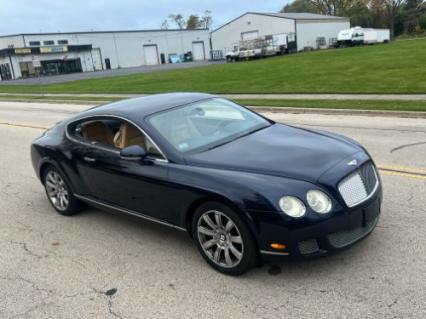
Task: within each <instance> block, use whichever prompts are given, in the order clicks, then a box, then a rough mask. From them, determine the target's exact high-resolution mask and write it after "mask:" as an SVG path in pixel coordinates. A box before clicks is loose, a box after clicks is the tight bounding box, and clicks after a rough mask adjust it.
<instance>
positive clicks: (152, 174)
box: [75, 119, 179, 224]
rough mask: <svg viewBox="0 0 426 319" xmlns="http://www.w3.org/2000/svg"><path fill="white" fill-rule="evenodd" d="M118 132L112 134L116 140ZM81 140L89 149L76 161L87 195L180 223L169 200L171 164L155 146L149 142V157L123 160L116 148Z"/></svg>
mask: <svg viewBox="0 0 426 319" xmlns="http://www.w3.org/2000/svg"><path fill="white" fill-rule="evenodd" d="M97 120H98V121H99V119H97ZM119 121H120V125H123V124H125V125H132V126H133V124H130V123H126V122H125V121H124V120H121V119H120V120H119ZM83 124H84V123H83ZM139 132H140V134H141V135H142V134H143V133H142V132H141V131H140V130H139ZM117 133H118V132H113V134H114V135H115V136H114V139H116V138H117ZM143 137H144V138H146V139H148V138H147V137H146V136H143ZM82 138H83V141H82V142H83V143H86V145H87V147H85V148H84V150H83V151H82V152H81V151H80V152H81V153H80V154H79V156H75V158H76V159H77V158H78V159H79V163H78V164H77V167H78V170H79V174H80V176H81V178H82V180H83V183H84V184H85V185H86V187H87V190H88V194H87V195H88V196H90V197H91V198H93V199H96V200H99V201H102V202H104V203H107V204H111V205H116V206H119V207H121V208H125V209H128V210H131V211H133V212H138V213H142V214H145V215H150V216H153V217H155V218H158V219H161V220H165V221H167V222H169V223H173V224H176V223H178V221H179V218H178V216H175V215H174V214H173V210H172V209H171V207H168V205H167V203H168V199H169V198H170V197H171V196H173V191H172V186H171V184H170V183H169V182H168V180H167V175H168V162H167V160H166V159H165V158H163V157H162V155H161V151H159V150H158V149H157V150H156V149H153V147H154V148H155V147H156V146H155V145H153V143H150V150H149V152H148V156H147V157H146V158H145V159H144V160H138V161H135V160H128V159H125V158H122V157H121V156H120V148H119V147H117V146H116V145H108V143H104V142H99V141H95V142H94V141H91V140H90V139H87V140H84V137H82ZM128 146H129V145H128Z"/></svg>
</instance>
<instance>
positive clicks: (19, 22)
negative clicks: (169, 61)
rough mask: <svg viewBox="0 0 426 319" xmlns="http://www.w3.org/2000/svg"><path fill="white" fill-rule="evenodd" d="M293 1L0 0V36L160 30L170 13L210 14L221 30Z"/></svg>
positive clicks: (278, 8)
mask: <svg viewBox="0 0 426 319" xmlns="http://www.w3.org/2000/svg"><path fill="white" fill-rule="evenodd" d="M289 1H290V0H210V1H209V0H150V1H144V0H0V13H1V14H0V35H4V34H12V33H38V32H57V31H62V32H65V31H88V30H117V29H118V30H120V29H159V28H160V25H161V22H162V21H163V20H164V19H166V18H167V17H168V15H169V14H170V13H182V14H183V15H184V16H188V15H189V14H191V13H195V14H199V15H201V14H202V13H203V12H204V11H205V10H210V11H211V12H212V16H213V20H214V23H213V26H214V27H218V26H220V25H222V24H223V23H226V22H228V21H229V20H230V19H233V18H235V17H237V16H238V15H240V14H242V13H244V12H247V11H259V12H277V11H279V10H280V9H281V8H282V7H283V5H284V4H285V3H287V2H289Z"/></svg>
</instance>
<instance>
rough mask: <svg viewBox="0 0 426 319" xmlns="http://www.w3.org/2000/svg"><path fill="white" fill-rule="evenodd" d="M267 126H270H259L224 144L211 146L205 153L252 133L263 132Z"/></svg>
mask: <svg viewBox="0 0 426 319" xmlns="http://www.w3.org/2000/svg"><path fill="white" fill-rule="evenodd" d="M269 126H270V125H265V126H261V127H259V128H256V129H253V130H251V131H248V132H247V133H244V134H241V135H238V136H236V137H234V138H232V139H229V140H226V141H224V142H222V143H219V144H216V145H213V146H212V147H209V148H207V149H206V150H205V151H210V150H212V149H214V148H217V147H219V146H222V145H225V144H228V143H231V142H234V141H236V140H238V139H240V138H242V137H244V136H248V135H251V134H253V133H255V132H257V131H260V130H263V129H264V128H267V127H269Z"/></svg>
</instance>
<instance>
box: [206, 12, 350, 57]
mask: <svg viewBox="0 0 426 319" xmlns="http://www.w3.org/2000/svg"><path fill="white" fill-rule="evenodd" d="M349 28H350V22H349V19H348V18H342V17H336V16H327V15H321V14H313V13H258V12H247V13H245V14H243V15H241V16H239V17H238V18H236V19H234V20H232V21H230V22H228V23H226V24H225V25H223V26H221V27H220V28H218V29H216V30H214V31H212V33H211V40H212V50H215V51H222V52H223V53H224V54H226V52H228V51H233V50H236V49H237V48H238V46H239V43H240V41H245V40H253V39H256V38H260V37H267V36H273V35H282V34H286V35H288V36H289V39H291V41H293V40H294V41H295V43H294V46H295V50H297V51H303V50H305V49H306V48H311V49H320V48H325V47H328V46H330V45H332V44H334V42H335V41H336V40H337V34H338V33H339V31H341V30H345V29H349Z"/></svg>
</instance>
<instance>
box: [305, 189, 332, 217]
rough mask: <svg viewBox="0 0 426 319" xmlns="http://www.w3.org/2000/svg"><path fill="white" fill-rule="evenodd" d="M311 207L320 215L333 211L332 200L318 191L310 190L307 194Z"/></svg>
mask: <svg viewBox="0 0 426 319" xmlns="http://www.w3.org/2000/svg"><path fill="white" fill-rule="evenodd" d="M306 199H307V201H308V204H309V206H311V208H312V209H313V210H314V211H315V212H317V213H319V214H327V213H328V212H329V211H330V210H331V199H330V197H328V196H327V195H326V194H324V193H323V192H321V191H318V190H310V191H309V192H308V193H307V194H306Z"/></svg>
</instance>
